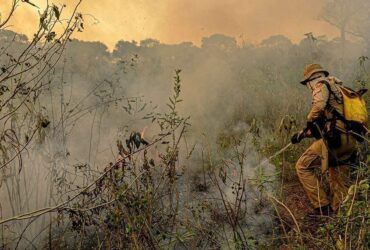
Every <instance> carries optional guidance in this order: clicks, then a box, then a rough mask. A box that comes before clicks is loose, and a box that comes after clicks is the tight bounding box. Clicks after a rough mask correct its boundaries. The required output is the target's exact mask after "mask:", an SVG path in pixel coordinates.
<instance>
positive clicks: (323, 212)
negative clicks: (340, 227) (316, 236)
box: [314, 205, 333, 216]
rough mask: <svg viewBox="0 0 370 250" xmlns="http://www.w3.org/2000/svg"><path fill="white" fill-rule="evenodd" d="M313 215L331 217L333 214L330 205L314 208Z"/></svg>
mask: <svg viewBox="0 0 370 250" xmlns="http://www.w3.org/2000/svg"><path fill="white" fill-rule="evenodd" d="M314 214H315V215H316V216H331V215H332V214H333V209H331V207H330V205H326V206H322V207H318V208H315V210H314Z"/></svg>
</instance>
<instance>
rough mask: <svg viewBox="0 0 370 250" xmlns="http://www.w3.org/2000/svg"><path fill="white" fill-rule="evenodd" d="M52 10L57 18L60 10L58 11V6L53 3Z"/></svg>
mask: <svg viewBox="0 0 370 250" xmlns="http://www.w3.org/2000/svg"><path fill="white" fill-rule="evenodd" d="M53 11H54V14H55V17H56V18H57V19H58V20H59V18H60V11H59V8H58V6H56V5H55V4H53Z"/></svg>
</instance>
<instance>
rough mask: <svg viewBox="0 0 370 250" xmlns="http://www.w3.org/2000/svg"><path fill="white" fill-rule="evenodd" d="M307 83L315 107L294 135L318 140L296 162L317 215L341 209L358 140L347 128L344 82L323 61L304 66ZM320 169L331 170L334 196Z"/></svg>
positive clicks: (294, 139)
mask: <svg viewBox="0 0 370 250" xmlns="http://www.w3.org/2000/svg"><path fill="white" fill-rule="evenodd" d="M301 84H303V85H305V86H306V87H307V88H308V89H309V90H310V91H311V93H312V106H311V110H310V112H309V114H308V116H307V128H306V129H304V130H302V131H300V132H299V133H296V134H295V135H293V137H292V138H291V141H292V143H293V144H295V143H299V142H300V141H301V140H302V139H303V138H306V137H315V138H316V140H315V141H314V142H313V143H312V145H311V146H310V147H309V148H308V149H307V150H306V151H305V152H304V153H303V155H302V156H301V157H300V158H299V160H298V161H297V163H296V171H297V175H298V178H299V180H300V182H301V183H302V185H303V188H304V190H305V191H306V193H307V195H308V198H309V200H310V202H311V203H312V205H313V207H314V209H315V214H318V215H319V214H321V215H322V214H325V215H330V214H331V213H332V212H335V211H337V209H338V208H339V206H340V203H341V202H342V201H343V200H344V198H345V197H346V195H347V192H348V188H349V186H350V171H349V170H350V168H349V165H348V161H349V159H351V158H353V156H354V155H355V152H356V140H355V138H354V137H353V136H352V134H350V133H348V131H346V125H345V121H343V119H338V116H342V117H343V116H344V111H343V109H344V106H343V94H342V92H341V91H340V86H341V85H342V82H341V81H340V80H339V79H337V78H336V77H332V76H329V72H328V71H326V70H325V69H323V68H322V67H321V66H320V65H319V64H310V65H307V66H306V67H305V69H304V79H303V80H302V81H301ZM316 168H321V171H322V173H326V172H327V171H328V172H329V187H330V196H331V198H329V195H328V194H327V193H326V192H325V191H324V189H323V188H322V187H321V186H320V183H319V180H318V178H317V177H316V176H315V174H314V170H315V169H316Z"/></svg>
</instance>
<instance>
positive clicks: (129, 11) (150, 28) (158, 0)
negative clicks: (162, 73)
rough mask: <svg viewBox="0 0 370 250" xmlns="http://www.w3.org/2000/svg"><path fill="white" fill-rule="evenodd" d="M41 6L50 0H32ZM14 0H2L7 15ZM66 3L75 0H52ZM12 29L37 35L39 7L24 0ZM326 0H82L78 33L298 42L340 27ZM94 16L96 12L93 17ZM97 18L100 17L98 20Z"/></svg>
mask: <svg viewBox="0 0 370 250" xmlns="http://www.w3.org/2000/svg"><path fill="white" fill-rule="evenodd" d="M30 1H31V2H34V3H35V4H37V5H38V6H40V7H41V8H42V7H43V6H45V3H46V1H45V0H33V1H32V0H30ZM10 2H11V0H0V12H1V13H2V14H3V16H4V15H6V12H7V9H8V7H7V5H10ZM49 2H54V3H56V4H59V5H60V4H63V3H65V4H66V5H67V10H71V9H72V7H73V6H74V5H75V4H76V3H77V1H76V0H57V1H56V0H49ZM19 5H20V6H19V8H18V9H17V12H16V15H15V16H14V18H13V19H12V21H11V23H10V24H11V26H10V27H9V29H12V30H15V31H18V32H21V33H24V34H26V35H28V36H32V34H33V33H34V31H35V28H37V25H38V19H39V14H38V11H39V10H38V9H37V8H33V7H31V6H29V5H27V4H25V3H22V2H20V4H19ZM322 5H323V0H309V1H308V0H83V2H82V4H81V7H80V12H82V13H83V14H86V15H85V21H86V23H85V26H86V30H85V31H84V32H83V33H78V34H76V35H75V38H78V39H81V40H89V41H101V42H103V43H105V44H106V45H107V46H108V47H109V49H113V48H114V45H115V44H116V42H117V41H119V40H129V41H131V40H136V41H140V40H143V39H146V38H154V39H158V40H160V41H161V42H164V43H179V42H183V41H191V42H193V43H195V44H197V45H199V44H200V41H201V38H202V37H204V36H209V35H211V34H214V33H222V34H226V35H230V36H233V37H236V38H237V39H240V40H241V39H244V40H245V41H248V42H252V43H256V42H259V41H261V40H263V39H264V38H267V37H269V36H271V35H276V34H283V35H285V36H287V37H289V38H291V39H292V40H293V41H294V42H298V41H300V40H301V39H302V38H303V34H304V33H307V32H314V34H315V35H327V36H328V37H334V36H336V35H337V31H336V30H335V29H334V28H333V27H331V26H330V25H328V24H327V23H325V22H323V21H321V20H320V19H319V18H318V16H319V12H320V9H321V7H322ZM92 16H93V17H94V18H93V17H92ZM95 19H97V20H98V23H97V22H96V20H95Z"/></svg>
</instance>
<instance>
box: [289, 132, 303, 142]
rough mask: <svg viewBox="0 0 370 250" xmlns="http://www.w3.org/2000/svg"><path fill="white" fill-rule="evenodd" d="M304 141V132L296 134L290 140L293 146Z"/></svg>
mask: <svg viewBox="0 0 370 250" xmlns="http://www.w3.org/2000/svg"><path fill="white" fill-rule="evenodd" d="M303 139H304V132H303V131H301V132H298V133H295V134H294V135H293V136H292V138H291V139H290V141H291V142H292V144H297V143H300V142H301V141H302V140H303Z"/></svg>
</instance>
